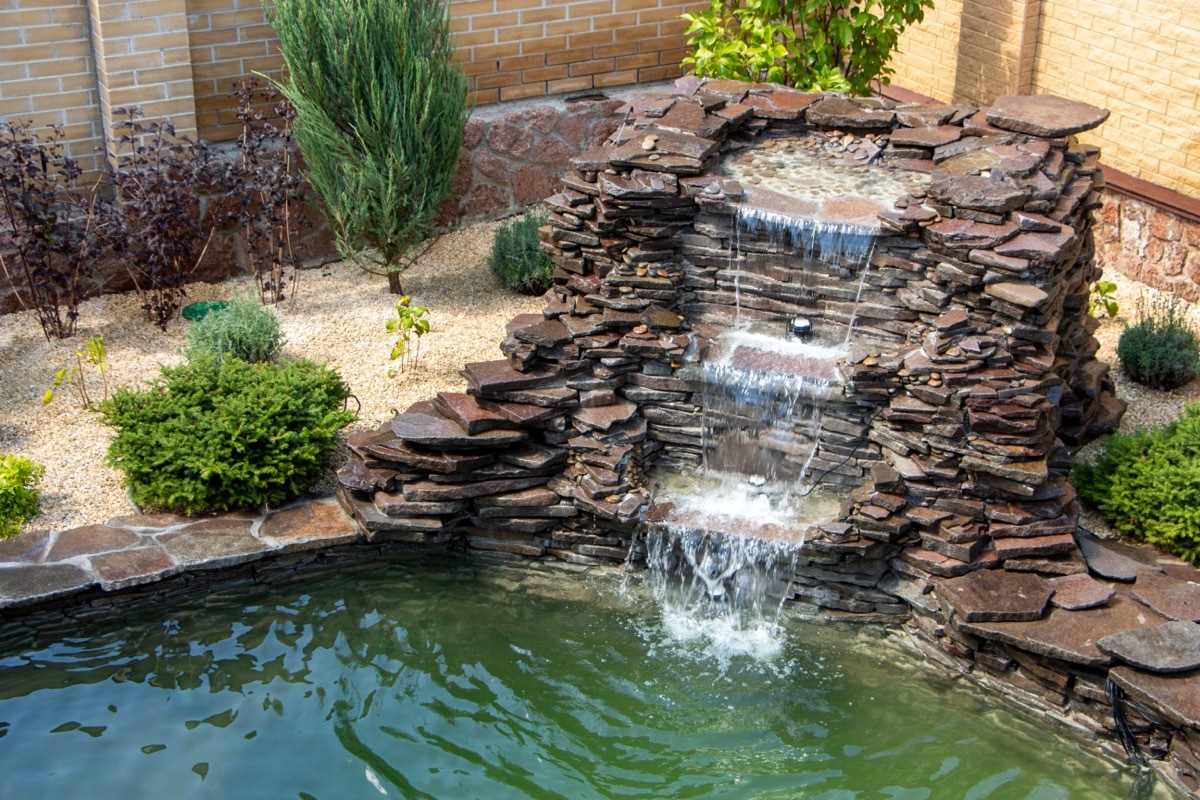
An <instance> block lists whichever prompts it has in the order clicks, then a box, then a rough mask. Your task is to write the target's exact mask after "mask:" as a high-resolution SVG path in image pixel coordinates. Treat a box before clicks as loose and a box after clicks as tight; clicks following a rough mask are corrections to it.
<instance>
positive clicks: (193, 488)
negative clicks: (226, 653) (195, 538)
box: [101, 358, 354, 515]
mask: <svg viewBox="0 0 1200 800" xmlns="http://www.w3.org/2000/svg"><path fill="white" fill-rule="evenodd" d="M349 396H350V392H349V389H348V388H347V386H346V384H345V383H344V382H342V379H341V378H340V377H338V374H337V373H336V372H335V371H334V370H332V369H329V368H327V367H324V366H321V365H318V364H314V363H313V362H311V361H293V362H290V363H288V364H286V365H279V364H271V363H264V364H250V363H247V362H245V361H242V360H239V359H233V358H231V359H227V360H225V361H223V362H218V361H216V360H215V359H212V358H204V359H200V360H198V361H195V362H191V363H187V364H184V365H181V366H178V367H164V368H163V370H162V375H161V376H160V377H159V378H158V379H157V380H156V381H154V382H153V383H152V384H151V385H150V386H149V387H147V388H146V389H144V390H142V391H136V390H131V389H118V390H117V392H116V393H115V394H114V395H113V397H112V399H110V400H109V401H108V402H106V403H104V404H103V406H102V408H101V410H102V412H103V418H102V421H103V422H104V424H106V425H110V426H112V427H114V428H116V433H115V435H114V436H113V439H112V442H111V443H110V445H109V449H108V456H107V461H108V463H109V464H111V465H112V466H114V467H117V468H118V469H122V470H124V472H125V484H126V486H127V487H128V488H129V493H130V497H131V498H132V500H133V502H134V503H136V504H137V505H138V506H141V507H142V508H144V509H145V510H148V511H172V512H176V513H180V514H188V515H197V514H206V513H213V512H222V511H230V510H233V509H253V508H259V507H261V506H266V507H273V506H278V505H280V504H281V503H285V502H287V501H288V500H291V499H293V498H295V497H297V496H299V495H300V493H301V492H303V491H304V490H306V489H307V488H309V487H310V486H311V485H312V484H313V483H314V482H315V481H316V479H317V478H318V477H319V476H320V473H321V471H322V469H324V468H325V466H326V463H327V461H328V458H329V455H330V453H331V452H332V450H333V448H334V445H335V440H336V435H337V432H338V431H339V430H340V429H341V428H343V427H345V426H346V425H347V424H348V423H350V422H351V421H352V420H353V419H354V414H353V413H352V412H350V411H347V410H345V404H346V400H347V398H348V397H349Z"/></svg>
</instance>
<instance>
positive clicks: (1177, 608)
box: [1132, 571, 1200, 622]
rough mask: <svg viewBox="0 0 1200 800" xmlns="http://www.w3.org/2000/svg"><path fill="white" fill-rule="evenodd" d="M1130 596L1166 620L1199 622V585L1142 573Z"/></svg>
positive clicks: (1154, 573) (1146, 572) (1157, 574)
mask: <svg viewBox="0 0 1200 800" xmlns="http://www.w3.org/2000/svg"><path fill="white" fill-rule="evenodd" d="M1132 594H1133V596H1134V597H1136V598H1137V599H1138V600H1141V601H1142V602H1143V603H1145V604H1146V605H1148V606H1150V607H1151V608H1153V609H1154V610H1155V611H1157V612H1158V613H1160V614H1162V615H1163V616H1164V617H1166V618H1167V619H1177V620H1187V621H1189V622H1197V621H1200V585H1197V584H1195V583H1190V582H1188V581H1181V580H1177V579H1175V578H1171V577H1168V576H1166V575H1162V574H1160V573H1157V572H1149V571H1143V572H1142V573H1141V574H1139V575H1138V577H1137V583H1135V584H1134V585H1133V589H1132Z"/></svg>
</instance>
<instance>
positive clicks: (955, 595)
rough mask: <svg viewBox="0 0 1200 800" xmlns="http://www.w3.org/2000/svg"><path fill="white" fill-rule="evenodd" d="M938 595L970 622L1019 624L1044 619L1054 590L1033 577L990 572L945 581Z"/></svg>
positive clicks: (992, 570)
mask: <svg viewBox="0 0 1200 800" xmlns="http://www.w3.org/2000/svg"><path fill="white" fill-rule="evenodd" d="M937 593H938V596H939V597H941V598H943V599H944V600H945V601H946V602H947V603H948V604H949V605H950V606H951V607H952V608H953V609H954V611H955V613H956V614H957V615H958V616H959V617H960V618H961V619H963V620H964V621H966V622H1019V621H1028V620H1035V619H1040V618H1041V616H1042V614H1043V613H1044V612H1045V610H1046V604H1047V603H1048V602H1049V601H1050V595H1052V594H1053V593H1054V590H1053V589H1051V588H1050V586H1049V584H1048V583H1047V581H1045V580H1044V579H1042V578H1040V577H1038V576H1037V575H1034V574H1032V573H1028V572H1005V571H1003V570H994V569H989V570H980V571H978V572H973V573H971V574H970V575H964V576H963V577H961V578H953V579H951V580H948V581H941V582H939V583H938V584H937Z"/></svg>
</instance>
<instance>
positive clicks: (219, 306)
mask: <svg viewBox="0 0 1200 800" xmlns="http://www.w3.org/2000/svg"><path fill="white" fill-rule="evenodd" d="M227 308H229V303H226V302H225V301H224V300H198V301H196V302H195V303H188V304H187V305H186V306H184V307H183V311H181V312H179V313H180V314H182V315H183V318H184V319H186V320H187V321H188V322H198V321H199V320H202V319H204V318H205V317H207V316H208V314H209V312H212V311H224V310H225V309H227Z"/></svg>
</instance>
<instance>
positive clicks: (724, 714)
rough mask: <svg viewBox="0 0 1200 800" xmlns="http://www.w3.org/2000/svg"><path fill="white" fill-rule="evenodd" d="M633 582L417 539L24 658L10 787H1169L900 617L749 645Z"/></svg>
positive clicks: (9, 740)
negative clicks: (926, 639)
mask: <svg viewBox="0 0 1200 800" xmlns="http://www.w3.org/2000/svg"><path fill="white" fill-rule="evenodd" d="M622 584H623V581H622V579H621V578H620V577H618V576H614V575H613V574H611V573H606V574H605V575H602V576H599V577H596V576H592V577H586V576H577V575H561V574H559V573H550V572H546V573H544V574H539V573H531V572H529V571H515V570H511V569H506V568H503V567H501V566H499V565H492V564H489V563H488V562H479V561H467V560H461V559H456V558H451V557H438V558H432V559H430V558H421V559H415V560H413V559H407V560H400V561H392V562H389V563H386V564H372V565H363V566H345V567H342V568H340V570H339V571H338V572H337V574H333V575H325V576H322V577H309V578H307V579H306V580H304V581H295V582H292V583H290V584H287V585H276V586H271V587H268V588H267V589H265V590H258V591H244V592H241V593H237V592H228V593H214V594H212V595H209V596H208V597H206V598H205V599H203V600H202V601H193V602H190V603H187V604H184V605H182V606H179V607H175V608H171V609H169V610H166V611H164V612H163V613H161V614H158V615H153V616H152V615H138V616H129V617H126V618H125V619H123V620H121V622H120V623H119V624H116V623H108V624H106V625H105V626H104V627H98V626H89V627H88V628H87V629H86V630H84V631H80V634H79V635H78V636H74V635H67V636H66V637H64V638H63V639H61V640H60V641H58V642H55V643H53V644H49V645H45V646H42V647H41V649H38V650H36V651H33V652H19V653H17V652H8V653H0V666H2V667H3V669H2V670H0V675H2V676H3V679H2V680H0V776H3V777H2V778H0V787H2V789H0V795H2V796H3V797H6V798H21V799H22V800H26V799H31V798H207V797H212V798H256V799H263V798H299V799H300V800H311V799H312V798H319V800H334V799H335V798H336V799H340V798H376V797H393V798H395V797H404V798H487V799H488V800H491V799H492V798H526V797H530V798H572V799H574V798H612V797H631V798H644V797H664V798H684V797H697V798H811V799H812V800H850V799H851V798H883V799H886V800H920V799H921V798H966V799H967V800H982V798H1030V800H1057V799H1058V798H1126V797H1134V796H1137V797H1150V796H1158V792H1157V791H1154V792H1151V793H1147V792H1145V791H1144V787H1143V788H1142V789H1137V790H1131V786H1132V785H1133V782H1132V780H1131V778H1130V776H1129V774H1128V773H1127V772H1126V771H1124V770H1123V769H1121V767H1120V765H1119V764H1117V763H1115V762H1112V761H1109V760H1106V759H1103V758H1100V757H1098V756H1096V755H1094V754H1093V751H1092V750H1091V749H1090V748H1089V747H1088V746H1086V745H1085V744H1083V743H1080V742H1077V741H1074V740H1072V739H1070V738H1065V737H1063V736H1060V735H1059V734H1057V733H1056V732H1054V731H1050V730H1047V729H1045V728H1042V727H1039V726H1037V725H1035V724H1033V723H1031V722H1029V721H1027V720H1025V719H1024V718H1022V717H1019V716H1016V715H1014V714H1012V713H1009V712H1008V711H1006V710H1005V709H1004V708H1003V707H1002V705H1001V703H1002V702H1003V701H1001V700H997V699H996V698H994V697H989V696H984V695H982V694H981V693H980V692H979V691H978V689H976V688H974V687H972V686H971V685H969V684H966V683H957V684H951V683H945V682H940V681H938V680H934V679H931V678H929V677H927V676H926V675H925V671H924V670H923V669H922V668H921V666H920V665H919V663H917V662H915V661H913V660H912V659H910V658H908V657H906V656H904V655H902V654H901V652H900V651H899V650H898V649H896V648H894V647H891V646H889V645H887V644H885V643H883V642H880V641H879V637H878V636H876V635H871V634H867V633H863V632H858V631H856V630H854V629H848V628H842V627H837V626H820V625H814V624H811V623H803V622H800V621H788V622H786V623H785V625H784V630H783V636H782V641H781V642H778V641H777V642H775V643H765V644H764V645H763V647H761V648H758V649H756V647H757V645H754V644H753V643H751V645H749V646H746V645H745V643H742V644H741V645H738V644H737V643H734V645H733V646H728V645H729V643H727V642H726V643H723V642H722V637H721V636H712V635H710V636H703V635H695V636H692V635H691V634H689V633H687V626H686V624H685V625H682V626H680V625H679V624H670V625H668V624H664V620H663V619H662V615H661V614H660V612H658V611H657V610H656V608H655V606H654V605H653V604H652V603H649V602H647V601H646V600H644V599H642V598H641V593H640V592H639V588H638V580H637V579H636V578H634V579H631V580H630V581H629V585H628V586H627V587H624V588H623V587H622ZM710 633H711V632H710ZM689 637H690V638H689ZM739 649H740V650H748V651H750V652H751V653H752V654H739V652H738V651H739Z"/></svg>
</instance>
